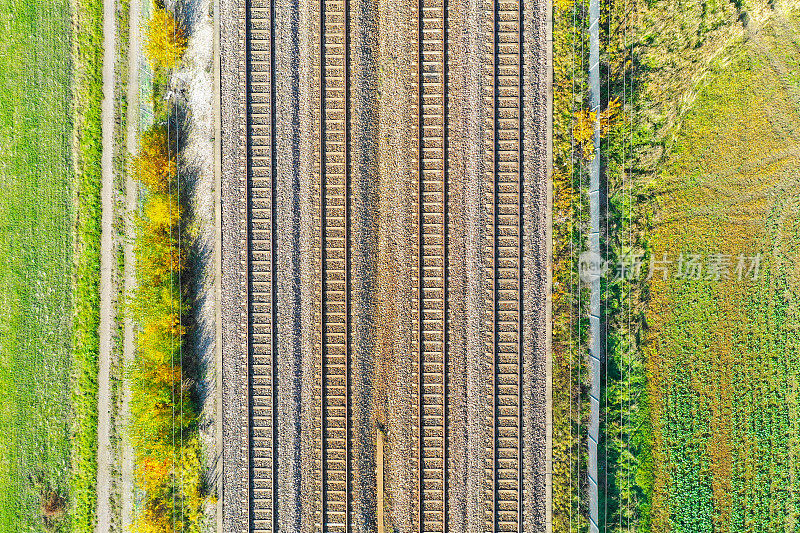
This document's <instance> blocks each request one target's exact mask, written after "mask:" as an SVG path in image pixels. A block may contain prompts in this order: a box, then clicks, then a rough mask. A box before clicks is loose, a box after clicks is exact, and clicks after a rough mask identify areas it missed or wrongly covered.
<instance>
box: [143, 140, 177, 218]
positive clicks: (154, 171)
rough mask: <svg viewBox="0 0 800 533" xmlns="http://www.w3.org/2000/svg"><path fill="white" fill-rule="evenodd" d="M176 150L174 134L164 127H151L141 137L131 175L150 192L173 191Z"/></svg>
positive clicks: (175, 173)
mask: <svg viewBox="0 0 800 533" xmlns="http://www.w3.org/2000/svg"><path fill="white" fill-rule="evenodd" d="M176 149H177V142H176V137H175V132H174V131H170V130H169V129H168V127H167V126H166V125H163V124H160V125H156V126H153V127H152V128H150V129H149V130H147V131H146V132H145V133H144V135H142V139H141V142H140V145H139V154H138V155H137V156H136V157H135V158H134V160H133V173H134V175H135V176H136V179H137V180H139V181H140V182H141V183H142V185H144V186H145V187H146V188H147V189H148V190H149V191H150V192H152V193H159V194H164V193H170V192H171V190H172V189H173V187H172V185H174V181H175V180H176V179H177V176H178V165H177V162H176V159H177V158H176V155H177V154H176ZM164 201H168V202H169V201H170V200H169V199H164ZM175 203H176V202H175Z"/></svg>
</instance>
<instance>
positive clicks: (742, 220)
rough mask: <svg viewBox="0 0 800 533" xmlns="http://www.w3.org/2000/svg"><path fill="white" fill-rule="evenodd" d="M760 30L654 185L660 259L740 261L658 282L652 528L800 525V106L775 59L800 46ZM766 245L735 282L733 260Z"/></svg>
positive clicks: (704, 95) (716, 83)
mask: <svg viewBox="0 0 800 533" xmlns="http://www.w3.org/2000/svg"><path fill="white" fill-rule="evenodd" d="M770 31H771V30H770V28H767V29H765V30H764V31H763V32H761V33H762V34H764V35H769V34H770V33H769V32H770ZM755 39H761V40H760V41H759V40H753V38H752V37H751V39H750V40H745V39H740V40H739V41H737V42H735V43H734V44H733V45H732V46H731V49H730V50H728V51H727V53H726V54H725V56H727V57H728V59H727V60H725V61H722V60H720V61H718V62H717V63H716V64H715V65H713V66H712V69H711V71H710V72H709V75H708V76H709V77H708V80H707V83H706V84H705V86H704V87H703V88H702V89H701V90H700V91H699V94H698V98H697V101H696V102H695V104H694V106H693V108H692V109H691V110H690V111H689V112H688V114H687V116H686V117H685V120H684V122H683V126H682V128H681V129H680V130H679V132H678V133H677V137H676V141H675V145H674V149H673V151H672V154H671V155H670V157H669V159H668V162H667V165H666V166H665V168H664V171H663V172H662V173H661V175H660V177H659V180H658V182H657V183H656V184H655V186H656V188H657V190H658V191H660V192H659V194H658V195H657V196H656V197H655V204H656V209H655V213H656V220H655V226H654V228H653V232H652V236H651V237H652V238H651V243H652V250H653V253H654V254H655V255H656V256H657V257H661V255H660V254H662V253H670V254H673V259H677V257H676V256H677V254H678V253H680V252H684V253H695V254H704V255H706V256H708V255H709V254H714V253H721V254H727V255H729V256H731V257H732V263H733V264H732V265H731V277H730V279H728V280H724V279H721V280H713V279H711V280H709V279H702V280H690V279H675V278H670V279H668V280H666V281H663V280H661V279H660V278H659V277H658V276H656V277H655V278H654V280H653V282H652V283H651V284H650V301H649V306H648V310H647V323H648V326H649V331H648V333H647V344H646V346H645V354H646V356H647V373H648V388H649V395H648V396H649V398H650V400H651V402H650V408H651V420H652V426H653V431H654V435H653V439H654V440H653V459H654V460H653V465H654V466H653V468H654V471H653V488H652V491H653V492H652V520H653V522H652V523H653V528H652V529H653V531H693V532H704V531H707V532H711V531H726V532H727V531H730V532H738V531H752V530H753V528H754V527H755V528H757V529H756V530H759V531H796V530H797V525H798V512H799V511H800V491H798V490H797V489H795V488H793V487H796V486H797V483H796V480H797V476H798V474H799V473H800V461H798V452H800V439H798V435H800V425H799V424H798V421H797V420H798V419H797V404H798V399H797V385H796V384H797V379H798V370H797V369H798V368H800V367H798V364H800V356H798V355H797V354H798V353H799V352H798V344H800V343H799V342H798V341H800V338H799V337H798V335H797V330H798V326H800V320H798V318H800V316H798V313H797V311H796V309H797V306H796V303H797V301H798V295H800V284H798V281H797V273H798V270H797V260H798V257H799V256H798V250H800V235H798V229H799V228H798V213H800V203H799V202H798V200H797V195H798V192H800V186H798V171H797V168H798V163H800V161H798V159H800V158H799V157H798V153H800V152H798V151H797V150H796V147H797V146H798V145H800V142H799V141H800V140H799V139H798V135H797V133H791V131H790V130H787V128H786V125H787V124H795V125H796V124H797V123H798V122H800V115H798V113H797V109H798V108H797V103H798V102H796V101H795V100H794V98H793V96H792V95H791V94H790V91H789V86H788V85H787V83H788V82H789V81H790V80H787V79H786V76H784V75H782V74H781V72H780V71H781V66H780V65H781V64H795V65H796V64H797V61H798V50H797V49H796V48H795V49H794V50H793V51H792V50H779V49H778V48H777V47H775V46H773V45H774V43H771V42H769V41H768V40H765V39H766V38H765V37H761V36H758V37H755ZM795 131H796V130H795ZM759 253H760V254H761V258H762V259H761V268H760V272H759V277H758V279H755V280H753V279H744V280H739V279H738V276H737V275H736V274H735V271H734V269H735V265H736V262H737V260H736V258H737V256H738V255H739V254H744V255H745V256H748V257H752V256H755V255H756V254H759ZM673 266H674V265H673Z"/></svg>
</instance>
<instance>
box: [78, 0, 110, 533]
mask: <svg viewBox="0 0 800 533" xmlns="http://www.w3.org/2000/svg"><path fill="white" fill-rule="evenodd" d="M74 7H75V22H76V24H75V30H74V31H75V34H74V50H75V109H76V124H75V130H76V149H77V150H76V151H77V153H76V162H75V169H76V183H75V193H76V196H75V197H76V200H77V216H76V222H75V233H76V241H77V245H76V251H77V255H76V257H77V259H76V264H75V277H74V279H75V288H74V291H75V311H74V324H73V361H72V366H73V377H74V380H75V383H74V386H73V395H72V411H73V418H72V420H73V443H72V478H71V481H70V486H71V487H70V494H71V498H70V499H71V513H70V516H71V521H72V529H73V530H75V531H91V530H92V529H93V528H94V524H95V521H96V506H97V490H96V483H97V391H98V384H97V372H98V355H99V335H98V327H99V323H100V294H99V280H100V232H101V228H100V218H101V203H100V187H101V182H102V179H101V169H100V160H101V156H102V131H101V105H102V99H103V77H102V63H103V4H102V2H97V1H92V0H74Z"/></svg>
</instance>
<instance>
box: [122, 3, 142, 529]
mask: <svg viewBox="0 0 800 533" xmlns="http://www.w3.org/2000/svg"><path fill="white" fill-rule="evenodd" d="M129 10H130V11H129V17H130V20H129V36H130V37H129V41H128V97H127V100H128V108H127V113H128V115H127V120H126V126H127V132H126V136H125V154H126V155H131V154H134V153H136V144H137V141H138V133H139V68H140V64H141V55H142V53H141V39H140V33H139V27H140V26H141V17H142V15H141V14H142V5H141V0H131V2H130V6H129ZM138 194H139V191H138V188H137V186H136V182H135V181H134V179H133V176H131V175H126V176H125V237H126V238H125V243H124V245H123V246H124V248H123V251H124V255H125V279H124V281H123V283H124V286H125V294H126V295H131V294H133V291H134V290H135V288H136V276H135V273H134V255H133V234H134V232H135V223H134V219H133V213H135V212H136V210H137V207H138V201H139V199H138ZM123 327H124V332H123V341H122V342H123V343H122V358H123V361H124V364H125V365H126V366H127V365H129V364H130V363H131V362H132V361H133V357H134V353H135V344H134V341H135V331H134V323H133V320H132V319H131V317H130V316H128V315H127V314H126V315H125V318H124V321H123ZM130 401H131V388H130V382H129V381H128V380H127V379H126V380H125V381H124V382H123V385H122V404H121V406H120V412H121V418H122V420H121V423H125V422H126V421H127V419H128V418H129V416H130V407H129V405H130ZM126 425H127V424H126ZM122 446H123V448H122V465H121V467H122V517H121V520H122V530H123V531H129V530H130V526H131V524H132V523H133V490H134V487H133V448H132V447H131V445H130V442H129V440H128V439H127V438H125V439H124V443H123V445H122Z"/></svg>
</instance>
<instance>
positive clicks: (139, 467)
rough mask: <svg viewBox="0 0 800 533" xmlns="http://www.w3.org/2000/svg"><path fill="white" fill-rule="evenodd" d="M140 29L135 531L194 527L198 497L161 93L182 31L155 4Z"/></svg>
mask: <svg viewBox="0 0 800 533" xmlns="http://www.w3.org/2000/svg"><path fill="white" fill-rule="evenodd" d="M166 29H168V30H169V31H165V30H166ZM173 30H174V31H173ZM147 36H148V41H147V45H146V52H147V56H148V59H149V61H150V63H151V66H152V68H153V72H154V79H155V81H156V83H154V86H155V90H154V94H153V95H152V97H153V104H154V108H155V117H154V124H153V125H152V126H151V127H150V128H149V129H148V130H147V131H145V132H143V133H142V135H141V138H140V145H139V151H138V154H137V156H136V157H135V158H134V160H133V161H132V164H131V171H132V172H133V176H134V177H135V179H136V180H137V181H138V182H139V183H140V186H141V194H142V198H143V200H142V201H143V212H142V215H141V216H140V219H139V221H138V228H137V232H136V241H135V253H136V269H137V282H138V288H137V292H136V294H135V295H134V296H133V299H132V303H131V312H132V313H133V316H134V318H135V320H136V321H137V323H138V326H139V328H138V335H137V351H136V359H135V362H134V364H133V367H132V368H131V369H129V376H130V378H129V379H130V380H131V391H132V404H131V414H132V422H131V428H130V431H129V433H130V435H131V439H132V445H133V448H134V453H135V461H136V468H135V471H136V476H137V477H136V481H137V485H138V486H139V488H140V489H141V490H142V491H143V493H144V501H143V502H142V506H141V512H140V514H139V516H138V517H137V519H136V522H135V524H134V528H135V530H136V531H139V532H142V533H145V532H148V533H149V532H152V533H156V532H158V533H163V532H166V531H186V532H198V531H200V528H201V525H202V522H203V513H202V509H203V505H204V504H205V502H206V497H207V496H206V488H205V486H204V482H203V478H202V463H201V448H200V439H199V428H198V420H199V411H200V405H199V402H198V396H197V390H196V384H197V373H198V362H197V361H196V358H195V357H194V355H193V353H192V350H191V347H190V346H189V345H188V343H187V342H186V339H187V334H188V332H189V330H190V329H191V327H192V324H191V309H190V304H189V302H190V300H191V298H190V295H189V290H190V289H189V281H190V276H191V272H190V271H191V268H190V267H191V261H192V259H191V257H190V253H191V247H190V246H189V245H188V243H189V242H190V239H188V238H186V237H187V235H186V227H187V215H186V214H187V209H186V204H187V201H188V198H187V184H186V180H185V177H184V176H182V175H181V172H180V168H179V155H180V153H179V142H178V140H179V138H180V136H181V135H182V134H183V131H182V127H181V124H180V108H179V106H177V105H176V104H175V103H174V101H173V100H171V99H169V100H167V99H165V98H164V96H165V94H166V93H167V90H168V86H169V75H170V69H171V68H173V67H175V66H176V65H178V64H179V61H180V58H181V55H182V54H183V51H184V49H185V46H186V36H185V34H184V32H183V30H182V28H181V27H180V26H179V25H178V24H177V23H176V22H175V19H174V18H172V15H171V14H170V13H169V12H168V11H166V10H165V9H163V8H159V9H156V10H155V12H154V14H153V16H152V18H151V19H150V22H149V27H148V30H147ZM165 100H167V103H166V104H165V103H164V102H165Z"/></svg>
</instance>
